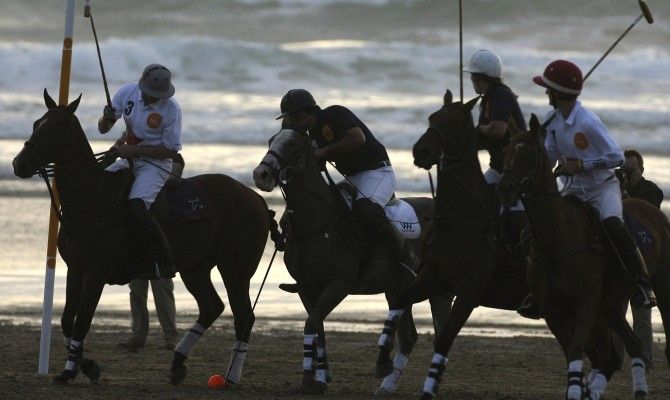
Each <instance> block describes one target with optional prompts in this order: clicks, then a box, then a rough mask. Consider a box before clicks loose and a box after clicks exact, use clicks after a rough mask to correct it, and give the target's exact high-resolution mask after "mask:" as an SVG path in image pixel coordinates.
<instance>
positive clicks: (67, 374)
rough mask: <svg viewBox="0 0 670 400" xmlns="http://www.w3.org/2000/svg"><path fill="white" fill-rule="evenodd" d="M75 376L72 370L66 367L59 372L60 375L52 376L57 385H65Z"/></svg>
mask: <svg viewBox="0 0 670 400" xmlns="http://www.w3.org/2000/svg"><path fill="white" fill-rule="evenodd" d="M76 376H77V374H76V373H75V372H74V371H72V370H69V369H66V370H64V371H63V372H61V374H60V375H58V376H54V379H53V382H54V383H57V384H59V385H67V384H68V383H70V381H72V380H74V378H75V377H76Z"/></svg>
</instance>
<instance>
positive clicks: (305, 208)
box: [253, 128, 451, 394]
mask: <svg viewBox="0 0 670 400" xmlns="http://www.w3.org/2000/svg"><path fill="white" fill-rule="evenodd" d="M253 177H254V182H255V184H256V186H257V187H258V188H259V189H261V190H264V191H272V190H273V189H274V188H275V187H277V186H280V188H281V190H282V193H283V194H284V196H285V199H286V210H285V213H284V216H285V217H286V216H287V222H288V224H287V225H286V227H285V228H284V232H285V233H286V234H287V238H286V249H285V252H284V262H285V264H286V267H287V269H288V272H289V274H290V275H291V276H292V277H293V278H294V279H295V280H296V282H297V286H298V294H299V296H300V300H301V301H302V303H303V305H304V307H305V310H306V311H307V314H308V317H307V319H306V321H305V326H304V359H303V380H302V386H301V389H302V391H303V392H305V393H313V394H322V393H324V392H325V391H326V388H327V381H328V380H329V374H330V372H329V369H328V361H327V353H326V336H325V330H324V320H325V319H326V318H327V316H328V315H329V314H330V313H331V312H332V311H333V310H334V309H335V307H336V306H337V305H338V304H340V302H342V300H344V299H345V298H346V297H347V296H348V295H350V294H366V295H370V294H378V293H385V294H386V298H387V300H391V299H393V298H394V297H396V296H398V293H400V292H401V291H402V290H404V289H405V288H406V287H407V286H408V285H409V284H410V282H411V281H412V279H413V275H412V273H410V272H408V271H406V270H404V269H402V268H401V267H400V266H398V265H396V263H395V262H394V261H393V260H392V258H391V256H390V253H389V252H388V251H387V250H386V249H385V248H384V247H381V246H379V247H378V248H377V249H376V251H374V254H367V253H368V251H367V250H366V245H365V240H364V239H363V236H362V230H361V229H360V226H357V225H356V222H355V221H354V220H353V219H352V217H351V213H350V211H349V210H348V209H347V208H346V205H344V204H343V203H344V201H343V199H342V198H341V195H340V193H339V190H338V189H333V188H332V187H331V186H329V185H328V183H327V182H326V181H325V179H324V178H323V176H322V173H321V169H320V167H319V165H318V163H317V161H316V159H315V157H314V151H313V147H312V144H311V140H310V139H309V137H308V135H307V133H305V132H301V131H296V130H293V129H288V128H284V129H282V130H280V131H279V132H278V133H277V134H276V135H274V136H273V138H272V139H271V140H270V144H269V150H268V152H267V153H266V155H265V156H264V157H263V160H262V161H261V163H260V164H259V165H258V166H257V167H256V168H255V169H254V172H253ZM404 200H406V201H407V202H408V203H410V204H411V205H412V206H413V207H414V209H415V210H416V212H417V215H418V219H419V222H420V223H421V225H424V223H425V222H426V221H427V220H429V219H430V217H431V215H432V212H433V200H432V199H429V198H407V199H404ZM450 304H451V303H450V299H447V298H446V297H439V296H435V298H433V299H431V307H432V309H433V313H434V314H436V315H444V314H445V313H447V312H448V308H449V306H450ZM435 310H440V311H439V312H436V311H435ZM398 324H399V326H398V337H399V342H400V348H399V351H398V352H396V356H395V359H394V360H393V363H392V364H390V366H391V370H390V371H389V370H388V369H387V367H388V366H389V362H390V360H388V352H384V351H383V349H382V351H380V356H379V359H378V361H377V376H378V377H384V381H383V382H382V385H381V387H380V388H379V389H378V393H380V394H381V393H384V394H385V393H389V392H395V391H396V389H397V382H398V380H399V378H400V375H402V373H403V372H404V369H405V366H406V362H407V357H408V356H409V355H410V353H411V351H412V348H413V347H414V344H415V342H416V340H417V332H416V328H415V326H414V322H413V319H412V314H411V306H409V307H408V308H407V309H406V312H405V313H404V315H403V317H402V318H401V319H400V321H399V322H398ZM315 378H316V379H315Z"/></svg>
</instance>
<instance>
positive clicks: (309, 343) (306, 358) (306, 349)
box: [302, 334, 319, 371]
mask: <svg viewBox="0 0 670 400" xmlns="http://www.w3.org/2000/svg"><path fill="white" fill-rule="evenodd" d="M318 337H319V335H318V334H313V335H309V334H305V336H304V340H303V347H302V348H303V357H302V369H303V370H305V371H313V370H314V367H315V365H314V357H316V354H315V353H316V340H317V339H318Z"/></svg>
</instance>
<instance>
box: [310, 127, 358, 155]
mask: <svg viewBox="0 0 670 400" xmlns="http://www.w3.org/2000/svg"><path fill="white" fill-rule="evenodd" d="M363 144H365V134H364V133H363V130H362V129H361V128H359V127H357V126H356V127H353V128H349V129H348V130H347V131H346V133H345V135H344V137H343V138H342V140H340V141H338V142H335V143H333V144H330V145H328V146H325V147H322V148H320V149H317V150H316V151H315V154H316V155H317V157H318V158H325V159H331V158H333V157H337V156H339V155H341V154H345V153H348V152H350V151H352V150H355V149H357V148H359V147H361V146H363Z"/></svg>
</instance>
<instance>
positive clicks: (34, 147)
mask: <svg viewBox="0 0 670 400" xmlns="http://www.w3.org/2000/svg"><path fill="white" fill-rule="evenodd" d="M75 120H76V119H75V116H74V115H72V116H71V117H70V121H69V123H68V126H67V128H66V129H65V132H64V133H65V134H66V135H68V136H71V135H70V131H71V130H72V126H73V125H74V122H75ZM23 145H24V147H25V148H27V149H30V151H31V152H33V153H34V154H35V155H36V157H37V161H38V164H39V167H38V168H37V169H36V170H35V171H33V173H32V175H33V176H34V175H39V176H40V177H41V178H42V179H43V180H44V183H45V184H46V186H47V190H48V191H49V197H50V198H51V206H52V208H53V210H54V213H55V215H56V217H57V218H58V221H59V222H60V223H61V224H62V223H63V213H62V211H61V210H59V209H58V206H57V204H58V202H57V201H56V195H55V192H54V189H53V187H52V184H51V181H50V180H49V178H53V177H55V176H56V171H58V175H59V176H61V177H62V176H67V175H74V174H76V173H80V172H84V171H87V170H89V169H91V168H97V167H99V166H100V165H101V164H106V163H108V162H109V161H110V160H113V159H116V158H117V157H118V151H117V150H116V149H110V150H107V151H103V152H100V153H95V154H93V156H94V159H93V160H92V161H89V162H86V163H82V164H76V165H66V166H56V164H55V163H53V162H52V163H46V162H45V161H44V160H45V157H44V151H43V149H42V146H40V145H38V144H36V143H35V142H34V141H33V140H32V139H28V140H26V142H25V143H24V144H23ZM100 185H102V182H100V183H99V186H100Z"/></svg>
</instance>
